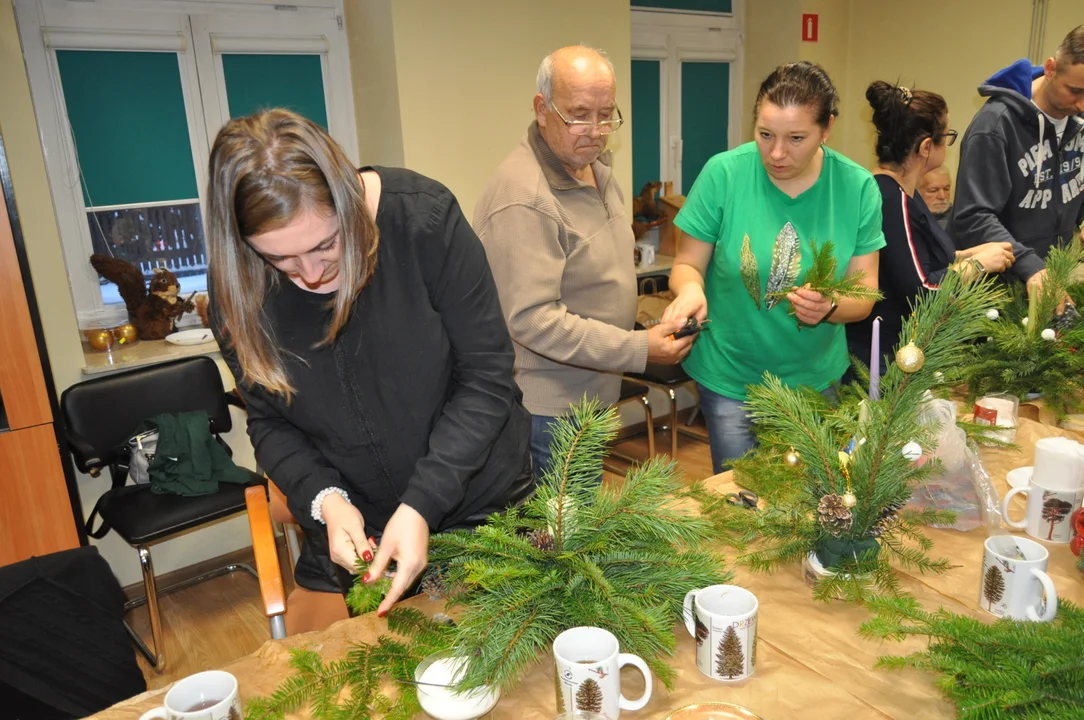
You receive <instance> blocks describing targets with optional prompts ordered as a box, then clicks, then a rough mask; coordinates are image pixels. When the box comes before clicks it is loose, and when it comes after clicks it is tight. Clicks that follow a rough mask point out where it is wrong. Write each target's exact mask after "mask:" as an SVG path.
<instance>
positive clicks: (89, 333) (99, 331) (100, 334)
mask: <svg viewBox="0 0 1084 720" xmlns="http://www.w3.org/2000/svg"><path fill="white" fill-rule="evenodd" d="M83 334H84V335H85V336H86V338H87V343H88V344H89V345H90V347H91V348H93V349H95V350H108V349H109V348H111V347H113V339H114V338H113V333H111V332H109V331H108V330H106V329H105V328H93V329H91V330H84V331H83Z"/></svg>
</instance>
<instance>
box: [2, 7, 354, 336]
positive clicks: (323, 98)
mask: <svg viewBox="0 0 1084 720" xmlns="http://www.w3.org/2000/svg"><path fill="white" fill-rule="evenodd" d="M340 2H341V0H309V3H308V5H309V6H308V7H303V8H302V7H297V6H293V5H284V4H272V3H271V2H267V3H262V2H254V3H251V4H249V5H240V4H238V3H230V4H229V5H224V4H217V3H216V2H215V1H214V0H210V1H208V0H187V1H186V0H180V1H178V2H171V3H168V4H166V3H156V2H149V1H147V0H116V1H115V2H113V3H112V4H110V5H109V6H108V8H101V7H96V6H94V5H91V4H87V5H85V6H84V5H81V4H75V3H70V2H65V1H64V0H16V1H15V7H16V14H17V15H16V17H17V21H18V24H19V33H20V38H21V40H22V43H23V50H24V54H25V56H26V63H27V70H28V74H29V76H30V87H31V93H32V94H33V98H34V107H35V112H36V113H37V116H38V125H39V127H40V129H41V137H42V143H43V146H44V150H45V157H46V166H47V171H48V174H49V182H50V186H51V189H52V191H53V199H54V203H55V205H56V212H57V220H58V225H59V227H60V233H61V238H62V241H63V245H64V252H65V260H66V263H67V266H68V276H69V279H70V281H71V287H72V295H73V298H74V300H75V305H76V309H77V311H78V313H79V320H80V323H81V324H89V323H95V322H100V323H107V324H109V323H115V322H121V321H123V319H124V318H125V315H126V311H125V309H124V306H123V304H122V301H121V298H120V295H119V293H118V292H117V289H116V286H115V285H113V284H112V283H108V282H106V281H104V280H102V279H100V278H99V277H98V275H97V273H96V272H95V271H94V269H93V268H92V267H91V266H90V263H89V256H90V255H91V254H92V253H98V254H105V255H111V256H114V257H117V258H121V259H124V260H127V261H129V262H132V263H134V264H136V265H138V266H139V267H140V268H141V269H142V270H143V273H144V275H145V276H147V277H149V276H150V275H152V274H153V270H154V268H155V267H168V268H169V269H171V270H172V271H173V272H174V273H176V275H177V276H178V278H179V280H180V283H181V288H182V292H183V293H184V294H186V295H188V294H191V293H192V292H196V291H202V290H206V287H207V274H206V273H207V253H206V247H205V244H204V236H203V218H202V215H201V210H200V203H201V201H202V200H204V199H205V198H204V197H203V195H204V186H205V184H206V177H205V174H206V170H205V168H206V166H207V160H208V155H209V151H210V143H211V142H212V141H213V139H214V137H215V134H216V133H217V132H218V129H219V128H220V127H221V126H222V124H223V123H225V122H226V121H227V120H228V119H229V118H231V117H237V116H241V115H247V114H250V113H252V112H253V111H255V110H258V109H260V108H264V107H288V108H290V109H293V110H296V111H297V112H299V113H301V114H303V115H305V116H306V117H308V118H310V119H311V120H313V121H314V122H317V123H319V124H320V125H322V126H324V127H326V128H328V130H329V131H330V132H331V134H332V135H334V136H335V137H336V139H337V140H338V141H339V142H340V143H341V144H342V145H343V147H344V149H345V150H346V152H347V155H348V156H349V157H350V158H351V159H352V160H353V161H354V162H357V148H356V126H355V123H354V116H353V97H352V92H351V87H350V82H349V66H348V63H347V57H346V45H345V43H346V41H345V36H344V33H343V30H342V27H341V20H340V18H341V7H340ZM163 5H167V6H168V7H166V8H163V7H162V6H163Z"/></svg>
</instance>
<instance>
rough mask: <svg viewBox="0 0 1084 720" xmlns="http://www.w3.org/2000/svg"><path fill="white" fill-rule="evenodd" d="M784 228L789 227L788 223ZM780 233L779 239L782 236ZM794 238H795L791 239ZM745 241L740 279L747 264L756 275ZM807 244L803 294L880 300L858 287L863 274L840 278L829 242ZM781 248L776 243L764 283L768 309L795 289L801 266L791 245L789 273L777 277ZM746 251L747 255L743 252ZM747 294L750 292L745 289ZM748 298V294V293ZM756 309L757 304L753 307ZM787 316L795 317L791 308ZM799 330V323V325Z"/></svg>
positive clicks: (798, 250) (798, 251) (878, 294)
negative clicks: (808, 256) (808, 260)
mask: <svg viewBox="0 0 1084 720" xmlns="http://www.w3.org/2000/svg"><path fill="white" fill-rule="evenodd" d="M786 227H790V224H789V223H788V224H787V226H786ZM786 227H785V228H784V232H783V233H780V235H781V236H782V235H783V234H784V233H785V232H786ZM796 237H797V236H796V235H795V238H796ZM748 242H749V238H748V237H746V238H745V244H743V245H742V255H741V261H742V268H743V276H744V275H745V267H746V265H747V264H748V263H751V269H752V271H754V272H755V271H756V258H755V257H753V254H752V251H751V250H750V249H749V245H748ZM810 244H811V245H812V247H813V257H812V258H811V263H810V267H809V270H808V271H807V272H806V275H805V282H803V283H802V286H801V287H803V288H805V289H807V290H814V291H816V292H819V293H820V294H821V295H823V296H824V297H826V298H828V299H829V300H832V301H834V302H835V301H839V300H841V299H843V298H852V299H855V300H871V301H876V300H880V299H881V297H882V295H881V292H880V291H879V290H875V289H873V288H871V287H869V286H868V285H864V284H862V281H863V280H864V279H865V277H866V274H865V273H864V272H858V273H851V274H846V273H844V274H843V275H842V276H840V272H839V264H838V262H837V261H836V256H835V245H834V244H833V243H832V241H831V240H829V241H826V242H824V243H821V244H817V242H816V241H811V242H810ZM781 247H786V245H785V244H783V245H781V244H780V243H779V242H778V241H777V242H776V251H775V256H774V257H773V258H772V272H771V275H770V279H769V282H768V291H767V293H766V294H765V299H766V301H767V307H768V309H771V308H772V307H773V306H775V305H776V304H778V303H781V302H783V301H785V300H786V299H787V295H789V294H790V293H792V292H794V291H795V290H797V289H798V285H797V284H796V283H797V280H798V267H799V265H800V263H801V255H802V250H801V244H800V243H797V244H795V246H794V248H793V251H792V253H791V254H790V255H789V256H788V257H789V259H790V261H791V263H792V264H791V265H789V266H788V267H789V268H790V270H791V272H785V273H781V272H779V271H777V269H776V268H777V266H779V267H783V266H785V263H784V262H783V261H782V260H781V259H780V258H779V254H780V249H781ZM747 250H748V253H747V252H746V251H747ZM746 289H747V290H750V289H749V288H748V287H747V288H746ZM759 289H760V286H759V282H758V284H757V293H756V294H754V295H753V299H754V300H757V299H758V295H759ZM750 293H751V294H752V290H750ZM757 305H758V307H759V305H760V303H759V302H758V303H757ZM787 312H788V313H789V314H791V315H794V314H795V311H794V307H793V306H788V309H787ZM799 327H801V323H799Z"/></svg>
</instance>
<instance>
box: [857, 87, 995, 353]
mask: <svg viewBox="0 0 1084 720" xmlns="http://www.w3.org/2000/svg"><path fill="white" fill-rule="evenodd" d="M866 99H867V100H868V101H869V104H870V105H871V106H872V107H873V124H874V126H875V127H876V128H877V167H876V168H875V169H874V171H873V175H874V178H875V179H876V180H877V186H878V187H879V188H880V190H881V198H882V205H881V223H882V229H883V230H884V234H885V243H886V246H885V247H884V248H883V249H882V250H881V264H880V269H879V270H878V279H879V286H880V288H881V292H882V293H883V294H884V299H883V300H880V301H879V302H877V304H875V305H874V306H873V312H871V313H870V314H869V316H868V317H867V318H866V319H864V320H861V321H859V322H856V323H852V324H850V325H847V344H848V345H849V347H850V351H851V353H852V354H854V355H857V356H858V357H859V358H861V359H862V360H863V361H865V360H866V359H867V358H869V357H870V345H871V343H872V341H873V332H872V328H873V320H874V319H875V318H877V317H880V318H881V322H882V325H881V332H880V336H881V343H880V344H881V347H880V354H879V357H880V358H881V359H882V362H881V372H882V374H883V373H884V370H885V368H886V366H887V363H888V362H891V359H890V357H889V356H891V354H892V351H893V347H895V345H896V344H897V342H898V341H899V334H900V331H901V330H902V328H903V321H904V320H905V319H906V318H907V316H908V315H910V313H911V305H912V303H913V302H914V299H915V298H916V297H917V296H918V294H919V293H921V292H923V291H925V290H936V289H937V288H938V286H939V285H940V283H941V280H942V278H944V276H945V273H946V272H948V271H949V270H950V269H953V270H958V271H960V272H967V273H972V272H979V271H981V272H1002V271H1003V270H1005V269H1006V268H1008V267H1010V266H1012V263H1013V254H1012V247H1011V246H1010V245H1009V243H985V244H983V245H979V246H977V247H973V248H969V249H967V250H963V251H957V250H956V248H955V246H954V245H953V242H952V240H951V238H949V236H948V234H947V233H946V232H945V231H944V229H942V228H941V226H940V225H939V224H938V223H937V219H936V218H935V217H934V216H933V213H931V212H930V209H929V208H928V207H927V206H926V203H925V201H924V200H923V199H922V195H920V194H919V193H917V192H916V189H917V187H918V184H919V182H920V181H921V180H922V178H923V177H924V176H925V174H926V173H927V172H929V171H930V170H933V169H934V168H938V167H941V165H942V164H943V163H944V161H945V149H946V148H947V147H948V146H949V145H951V144H952V143H954V142H955V141H956V131H955V130H950V129H949V127H948V123H949V116H948V105H946V103H945V99H944V98H943V97H941V96H940V95H938V94H936V93H932V92H929V91H927V90H910V89H908V88H905V87H897V86H895V85H891V84H889V83H886V82H882V81H880V80H877V81H874V82H873V83H871V84H870V86H869V88H868V89H867V90H866ZM886 358H888V359H886Z"/></svg>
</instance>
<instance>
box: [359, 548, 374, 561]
mask: <svg viewBox="0 0 1084 720" xmlns="http://www.w3.org/2000/svg"><path fill="white" fill-rule="evenodd" d="M361 559H362V560H364V561H365V562H372V561H373V554H372V553H371V552H369V551H368V550H366V551H365V552H363V553H362V554H361Z"/></svg>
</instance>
